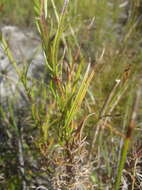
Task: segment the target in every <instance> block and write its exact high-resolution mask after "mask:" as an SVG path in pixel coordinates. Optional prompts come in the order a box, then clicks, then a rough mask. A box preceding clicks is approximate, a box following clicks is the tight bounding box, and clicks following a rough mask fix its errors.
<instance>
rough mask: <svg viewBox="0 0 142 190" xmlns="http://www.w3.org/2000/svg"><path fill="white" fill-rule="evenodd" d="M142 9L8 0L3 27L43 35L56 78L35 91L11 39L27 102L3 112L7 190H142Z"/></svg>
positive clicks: (2, 174)
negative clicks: (9, 26) (8, 26)
mask: <svg viewBox="0 0 142 190" xmlns="http://www.w3.org/2000/svg"><path fill="white" fill-rule="evenodd" d="M46 5H47V7H46ZM141 6H142V2H141V1H140V0H135V1H133V0H129V1H121V0H119V1H118V0H117V1H113V0H101V1H99V0H93V1H92V0H84V1H79V0H76V1H63V0H58V1H57V2H56V1H54V0H47V1H46V0H45V1H42V0H41V1H39V0H33V1H29V0H23V1H20V0H15V1H12V0H1V1H0V17H1V23H0V24H1V26H3V25H6V24H10V25H18V26H19V27H21V28H25V27H31V28H33V30H36V32H38V34H39V35H40V37H41V42H42V47H43V51H44V54H45V60H46V67H45V75H46V76H47V77H45V75H44V76H43V78H42V79H41V80H40V81H36V80H35V81H33V84H32V86H31V85H30V82H29V80H28V77H27V75H26V72H21V71H20V70H18V67H17V63H16V62H14V61H13V59H12V55H11V52H10V49H9V48H8V47H7V43H6V41H5V40H4V38H3V37H2V36H1V44H2V47H3V49H4V50H5V53H6V55H7V56H8V58H9V59H10V61H11V63H12V64H13V67H14V68H15V69H16V72H17V74H18V76H19V81H20V82H19V83H20V84H22V85H23V88H24V93H25V96H26V98H27V103H26V105H25V106H23V107H22V108H18V107H17V106H16V105H17V102H18V100H17V98H15V97H13V99H12V100H10V101H9V100H7V102H6V104H5V106H3V104H1V106H0V138H1V139H0V153H1V157H0V187H1V189H4V190H5V189H9V190H15V189H17V190H20V189H51V190H53V189H55V190H57V189H61V190H78V189H81V190H84V189H87V190H89V189H96V190H104V189H115V190H118V189H129V190H130V189H131V190H134V189H135V190H138V189H141V188H142V163H141V157H142V153H141V130H142V129H141V122H142V121H141V101H140V100H141V90H142V86H141V85H142V81H141V74H142V73H141V71H142V70H141V69H142V68H141V67H142V66H141V61H142V50H141V45H142V44H141V20H142V16H141ZM28 64H29V63H27V68H28ZM45 78H48V81H46V80H44V79H45ZM15 94H18V90H17V92H15Z"/></svg>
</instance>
